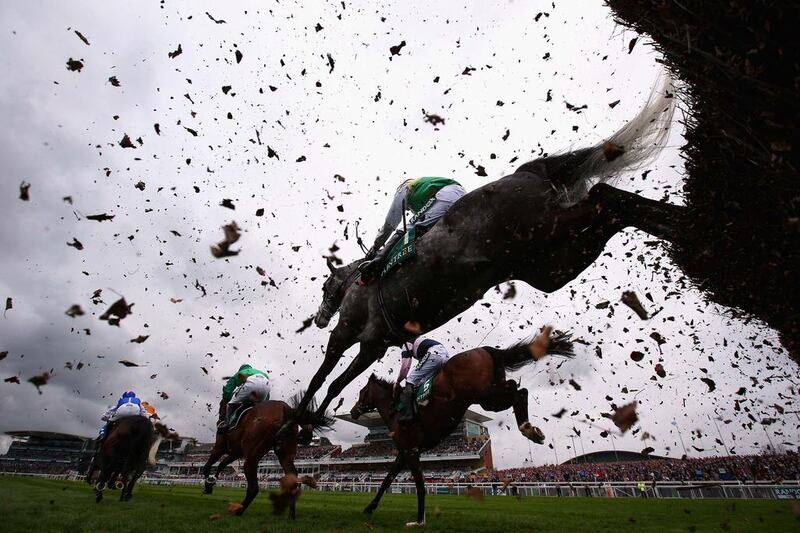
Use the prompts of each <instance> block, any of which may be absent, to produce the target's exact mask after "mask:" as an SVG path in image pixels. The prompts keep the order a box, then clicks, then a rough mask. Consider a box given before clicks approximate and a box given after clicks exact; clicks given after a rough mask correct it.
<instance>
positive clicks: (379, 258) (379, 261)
mask: <svg viewBox="0 0 800 533" xmlns="http://www.w3.org/2000/svg"><path fill="white" fill-rule="evenodd" d="M403 235H405V232H404V231H402V230H397V231H395V232H394V233H393V234H392V236H391V237H389V240H387V241H386V244H384V245H383V248H381V249H380V250H378V252H377V253H376V254H375V257H373V258H372V259H371V260H369V261H364V262H363V263H361V264H360V265H358V271H359V272H361V280H362V281H371V280H372V279H374V278H376V277H377V276H378V274H379V273H380V271H381V268H382V267H383V263H384V262H385V261H386V256H387V255H389V252H391V251H392V248H394V245H395V244H397V241H399V240H400V239H401V238H402V237H403Z"/></svg>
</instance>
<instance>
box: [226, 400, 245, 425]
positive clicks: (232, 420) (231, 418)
mask: <svg viewBox="0 0 800 533" xmlns="http://www.w3.org/2000/svg"><path fill="white" fill-rule="evenodd" d="M241 406H242V404H241V403H240V402H230V403H229V404H228V406H227V408H226V413H225V427H226V429H232V428H233V427H235V425H236V414H237V413H238V412H239V408H240V407H241Z"/></svg>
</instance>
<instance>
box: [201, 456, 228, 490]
mask: <svg viewBox="0 0 800 533" xmlns="http://www.w3.org/2000/svg"><path fill="white" fill-rule="evenodd" d="M223 455H225V447H224V446H219V445H217V444H215V445H214V448H213V449H212V450H211V455H209V456H208V461H206V464H204V465H203V479H204V484H203V494H211V493H212V492H213V491H214V484H215V483H216V482H217V478H216V477H215V476H211V467H212V466H214V463H216V462H217V461H218V460H219V458H220V457H222V456H223Z"/></svg>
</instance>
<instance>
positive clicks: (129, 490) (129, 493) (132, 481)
mask: <svg viewBox="0 0 800 533" xmlns="http://www.w3.org/2000/svg"><path fill="white" fill-rule="evenodd" d="M144 469H145V467H144V465H142V466H140V467H138V468H136V469H135V470H134V471H133V472H131V473H130V476H129V479H128V481H127V483H125V487H124V488H123V489H122V494H120V498H119V501H121V502H127V501H130V499H131V498H133V486H134V485H136V482H137V481H138V480H139V478H140V477H142V474H143V473H144Z"/></svg>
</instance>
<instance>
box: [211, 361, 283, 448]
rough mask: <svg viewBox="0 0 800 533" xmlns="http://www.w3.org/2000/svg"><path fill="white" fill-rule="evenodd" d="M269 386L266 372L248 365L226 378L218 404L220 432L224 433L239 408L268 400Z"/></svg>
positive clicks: (218, 426)
mask: <svg viewBox="0 0 800 533" xmlns="http://www.w3.org/2000/svg"><path fill="white" fill-rule="evenodd" d="M269 393H270V385H269V376H268V375H267V373H266V372H262V371H261V370H257V369H255V368H253V367H252V366H250V365H242V366H240V367H239V370H237V371H236V373H235V374H234V375H233V376H231V377H230V378H228V381H226V382H225V385H224V386H223V387H222V401H221V402H220V404H219V422H217V428H218V429H219V431H220V432H224V431H226V430H227V429H229V428H228V425H229V424H230V423H231V422H233V419H234V418H235V415H236V414H237V412H238V411H239V410H240V408H242V407H245V406H248V405H251V404H254V403H260V402H264V401H266V400H269Z"/></svg>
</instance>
